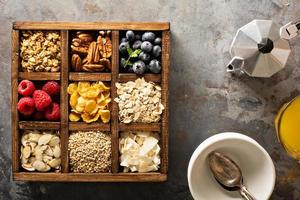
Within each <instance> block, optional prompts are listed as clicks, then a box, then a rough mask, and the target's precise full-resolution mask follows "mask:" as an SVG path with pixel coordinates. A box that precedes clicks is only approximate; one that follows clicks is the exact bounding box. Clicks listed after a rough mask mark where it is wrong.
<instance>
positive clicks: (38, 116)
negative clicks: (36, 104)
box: [33, 111, 45, 120]
mask: <svg viewBox="0 0 300 200" xmlns="http://www.w3.org/2000/svg"><path fill="white" fill-rule="evenodd" d="M44 118H45V114H44V112H41V111H36V112H34V113H33V119H35V120H43V119H44Z"/></svg>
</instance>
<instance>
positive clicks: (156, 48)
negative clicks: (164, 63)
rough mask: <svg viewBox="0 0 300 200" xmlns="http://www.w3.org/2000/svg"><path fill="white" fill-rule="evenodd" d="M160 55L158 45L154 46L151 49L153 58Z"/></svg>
mask: <svg viewBox="0 0 300 200" xmlns="http://www.w3.org/2000/svg"><path fill="white" fill-rule="evenodd" d="M160 54H161V47H160V46H159V45H155V46H154V47H153V49H152V55H153V56H154V57H158V56H160Z"/></svg>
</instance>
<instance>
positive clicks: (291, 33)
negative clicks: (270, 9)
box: [279, 21, 300, 40]
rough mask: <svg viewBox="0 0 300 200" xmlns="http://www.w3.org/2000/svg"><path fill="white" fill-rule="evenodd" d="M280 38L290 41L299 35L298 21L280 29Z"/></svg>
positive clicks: (299, 25) (299, 23)
mask: <svg viewBox="0 0 300 200" xmlns="http://www.w3.org/2000/svg"><path fill="white" fill-rule="evenodd" d="M279 33H280V37H281V38H282V39H286V40H290V39H292V38H294V37H296V36H297V35H299V33H300V21H297V22H289V23H287V24H286V25H284V26H282V27H281V28H280V32H279Z"/></svg>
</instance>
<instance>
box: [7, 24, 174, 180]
mask: <svg viewBox="0 0 300 200" xmlns="http://www.w3.org/2000/svg"><path fill="white" fill-rule="evenodd" d="M14 28H15V29H31V30H38V29H39V30H49V29H51V30H60V33H61V55H62V60H61V72H57V73H45V72H32V73H28V72H18V69H19V63H20V58H19V31H18V30H13V31H12V73H11V77H12V82H11V85H12V107H11V110H12V138H13V140H12V160H13V168H12V170H13V180H18V181H21V180H22V181H60V182H74V181H75V182H161V181H166V180H167V169H168V84H169V83H168V76H169V43H170V32H169V31H168V30H169V23H98V22H97V23H96V22H92V23H61V22H58V23H57V22H41V23H39V22H33V23H32V22H20V23H19V22H18V23H15V24H14ZM99 29H104V30H105V29H110V30H113V31H112V45H113V51H112V60H111V61H112V72H111V73H88V72H69V52H68V51H69V30H99ZM126 29H132V30H160V31H163V34H162V73H161V74H144V75H143V76H141V77H144V78H145V80H146V81H153V82H157V83H160V84H161V86H162V103H163V105H164V106H165V111H164V112H163V115H162V120H161V122H158V123H149V124H147V123H132V124H123V123H119V119H118V104H117V103H116V102H114V101H112V103H111V122H110V124H103V123H100V122H99V123H98V122H97V123H91V124H87V123H85V122H69V119H68V113H69V105H68V104H69V100H68V94H67V92H66V91H67V87H68V83H69V81H103V82H108V84H110V85H111V98H112V99H114V98H116V97H117V89H116V86H115V84H116V83H117V82H127V81H134V80H136V79H137V78H138V77H140V76H137V75H135V74H125V73H121V74H119V50H118V46H119V34H120V33H119V31H120V30H126ZM22 79H29V80H36V81H39V80H59V81H60V84H61V95H60V109H61V120H60V121H59V122H45V121H20V122H19V121H18V112H17V109H16V108H17V106H16V105H17V102H18V94H17V86H18V80H22ZM19 129H38V130H50V129H51V130H60V139H61V151H62V156H61V158H62V172H61V173H52V172H51V173H35V172H33V173H32V172H20V169H19V162H20V161H19V154H20V152H19V149H20V135H19V132H18V130H19ZM77 130H82V131H88V130H99V131H107V132H109V131H110V134H111V138H112V173H103V174H102V173H101V174H100V173H97V174H76V173H69V166H68V149H67V147H68V138H69V131H77ZM119 131H157V132H160V133H161V141H160V145H161V166H160V167H161V170H160V172H153V173H152V172H151V173H121V172H120V171H119V150H118V148H119V147H118V146H119Z"/></svg>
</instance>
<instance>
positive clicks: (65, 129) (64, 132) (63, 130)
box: [60, 30, 69, 173]
mask: <svg viewBox="0 0 300 200" xmlns="http://www.w3.org/2000/svg"><path fill="white" fill-rule="evenodd" d="M60 34H61V68H60V75H61V82H60V87H61V90H60V144H61V163H62V172H64V173H67V172H68V171H69V155H68V139H69V100H68V93H67V88H68V84H69V53H68V48H69V31H66V30H62V31H61V32H60Z"/></svg>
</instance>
